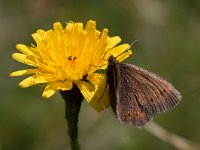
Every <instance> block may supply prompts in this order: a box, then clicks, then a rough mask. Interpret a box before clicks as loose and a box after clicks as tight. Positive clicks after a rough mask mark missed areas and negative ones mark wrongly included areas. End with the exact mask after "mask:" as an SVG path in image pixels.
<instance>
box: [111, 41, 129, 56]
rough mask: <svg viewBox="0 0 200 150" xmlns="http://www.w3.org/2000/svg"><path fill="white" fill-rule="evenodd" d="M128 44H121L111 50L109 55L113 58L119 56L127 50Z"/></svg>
mask: <svg viewBox="0 0 200 150" xmlns="http://www.w3.org/2000/svg"><path fill="white" fill-rule="evenodd" d="M129 47H130V46H129V44H122V45H119V46H117V47H114V48H113V49H111V51H110V54H111V55H113V56H114V57H116V56H118V55H119V54H121V53H123V52H124V51H125V50H127V49H129Z"/></svg>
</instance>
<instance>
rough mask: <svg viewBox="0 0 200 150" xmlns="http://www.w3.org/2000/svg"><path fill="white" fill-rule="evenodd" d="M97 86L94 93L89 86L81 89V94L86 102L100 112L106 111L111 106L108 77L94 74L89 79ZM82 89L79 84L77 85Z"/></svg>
mask: <svg viewBox="0 0 200 150" xmlns="http://www.w3.org/2000/svg"><path fill="white" fill-rule="evenodd" d="M87 79H88V80H90V82H92V83H93V84H94V85H95V89H94V91H92V92H91V91H90V90H89V89H88V88H87V86H82V87H81V88H80V91H81V93H82V94H83V97H84V98H85V100H86V101H87V102H88V103H89V104H90V105H91V106H92V107H93V108H94V109H95V110H96V111H98V112H100V111H102V110H104V109H105V108H107V107H108V106H109V95H108V88H107V89H106V77H105V76H103V75H100V74H97V73H94V74H93V75H92V76H91V77H88V78H87ZM77 85H78V87H80V85H79V84H77Z"/></svg>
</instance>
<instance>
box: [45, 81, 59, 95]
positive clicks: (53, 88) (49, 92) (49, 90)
mask: <svg viewBox="0 0 200 150" xmlns="http://www.w3.org/2000/svg"><path fill="white" fill-rule="evenodd" d="M56 91H57V87H56V86H55V85H54V84H51V83H50V84H48V85H47V86H46V87H45V89H44V91H43V93H42V97H43V98H49V97H51V96H52V95H53V94H54V93H55V92H56Z"/></svg>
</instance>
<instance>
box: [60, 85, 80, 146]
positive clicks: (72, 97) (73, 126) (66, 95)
mask: <svg viewBox="0 0 200 150" xmlns="http://www.w3.org/2000/svg"><path fill="white" fill-rule="evenodd" d="M60 93H61V95H62V97H63V99H64V100H65V118H66V120H67V125H68V135H69V138H70V144H71V149H72V150H80V145H79V143H78V115H79V111H80V107H81V102H82V100H83V96H82V94H81V93H80V91H79V89H78V87H77V86H73V88H72V89H71V90H70V91H60Z"/></svg>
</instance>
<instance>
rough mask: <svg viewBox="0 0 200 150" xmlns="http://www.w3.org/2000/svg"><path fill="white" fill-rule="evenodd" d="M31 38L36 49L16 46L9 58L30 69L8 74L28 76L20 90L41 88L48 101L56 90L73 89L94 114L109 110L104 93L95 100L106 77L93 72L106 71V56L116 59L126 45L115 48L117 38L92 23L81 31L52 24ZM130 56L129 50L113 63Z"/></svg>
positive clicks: (77, 27) (74, 25) (80, 27)
mask: <svg viewBox="0 0 200 150" xmlns="http://www.w3.org/2000/svg"><path fill="white" fill-rule="evenodd" d="M32 37H33V39H34V40H35V43H36V45H32V46H26V45H23V44H17V45H16V48H17V49H18V50H19V51H20V52H21V53H14V54H12V57H13V59H15V60H17V61H19V62H21V63H24V64H27V65H29V66H31V69H25V70H19V71H15V72H13V73H11V74H10V75H11V76H22V75H30V76H29V77H27V78H26V79H24V80H23V81H21V82H20V83H19V86H20V87H22V88H25V87H30V86H33V85H36V84H43V85H44V91H43V94H42V96H43V97H44V98H49V97H50V96H52V95H53V94H54V93H55V92H56V91H58V90H63V91H64V90H71V89H72V87H73V85H76V86H78V88H79V89H80V92H81V93H82V94H83V96H84V98H85V99H86V101H87V102H89V103H90V104H91V105H92V106H93V107H94V108H95V109H96V110H97V111H101V110H103V109H104V108H106V107H108V106H109V101H108V92H107V91H106V92H105V94H104V96H103V97H102V98H101V100H99V98H100V97H101V95H102V94H103V93H104V90H105V88H106V77H105V75H104V74H100V73H96V71H97V70H100V69H106V67H107V65H106V64H108V62H107V61H108V58H109V56H110V55H114V56H118V55H119V54H121V53H122V52H124V51H125V50H127V49H128V48H129V44H123V45H119V46H116V45H117V44H118V43H119V42H120V41H121V39H120V37H118V36H114V37H109V36H108V29H106V28H105V29H103V31H102V32H100V31H98V30H97V29H96V22H95V21H92V20H89V21H88V22H87V25H86V27H85V28H84V27H83V24H82V23H78V22H75V23H74V22H68V23H67V25H66V27H65V28H63V27H62V25H61V23H60V22H56V23H54V25H53V29H51V30H48V31H44V30H41V29H40V30H37V32H36V33H33V34H32ZM115 46H116V47H115ZM130 54H131V50H129V51H127V52H124V53H123V54H122V55H120V56H119V57H117V59H118V61H122V60H124V59H125V58H127V57H128V56H129V55H130Z"/></svg>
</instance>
